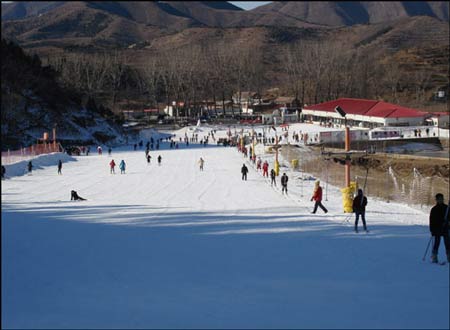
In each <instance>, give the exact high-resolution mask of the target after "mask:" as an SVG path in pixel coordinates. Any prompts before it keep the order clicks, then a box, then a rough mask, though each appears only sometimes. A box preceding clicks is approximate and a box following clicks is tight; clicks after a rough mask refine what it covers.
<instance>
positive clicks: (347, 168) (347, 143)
mask: <svg viewBox="0 0 450 330" xmlns="http://www.w3.org/2000/svg"><path fill="white" fill-rule="evenodd" d="M345 151H346V152H348V151H350V128H348V127H347V123H346V125H345ZM350 164H351V161H350V157H349V156H347V157H346V159H345V186H346V187H350Z"/></svg>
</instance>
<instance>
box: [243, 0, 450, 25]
mask: <svg viewBox="0 0 450 330" xmlns="http://www.w3.org/2000/svg"><path fill="white" fill-rule="evenodd" d="M251 12H253V13H257V14H259V15H262V16H271V15H280V14H281V15H283V16H285V17H286V18H288V19H298V20H302V21H306V22H309V23H313V24H321V25H327V26H350V25H355V24H374V23H383V22H390V21H394V20H397V19H401V18H405V17H412V16H430V17H434V18H437V19H440V20H444V21H448V20H449V3H448V2H447V1H274V2H272V3H270V4H267V5H264V6H261V7H257V8H255V9H253V10H252V11H251Z"/></svg>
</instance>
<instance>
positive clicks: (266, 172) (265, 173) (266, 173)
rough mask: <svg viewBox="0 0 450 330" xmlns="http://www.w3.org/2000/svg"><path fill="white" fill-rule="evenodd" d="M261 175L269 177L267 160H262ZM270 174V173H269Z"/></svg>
mask: <svg viewBox="0 0 450 330" xmlns="http://www.w3.org/2000/svg"><path fill="white" fill-rule="evenodd" d="M262 168H263V177H267V178H268V177H269V163H268V162H267V160H266V161H264V164H263V167H262ZM271 175H272V174H271Z"/></svg>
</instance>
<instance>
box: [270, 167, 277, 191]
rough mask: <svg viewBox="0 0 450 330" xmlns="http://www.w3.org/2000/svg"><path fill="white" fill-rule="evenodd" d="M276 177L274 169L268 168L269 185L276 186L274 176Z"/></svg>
mask: <svg viewBox="0 0 450 330" xmlns="http://www.w3.org/2000/svg"><path fill="white" fill-rule="evenodd" d="M276 177H277V174H276V173H275V170H274V169H271V170H270V185H271V186H272V185H275V187H276V186H277V181H275V178H276Z"/></svg>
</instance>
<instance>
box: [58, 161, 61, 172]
mask: <svg viewBox="0 0 450 330" xmlns="http://www.w3.org/2000/svg"><path fill="white" fill-rule="evenodd" d="M61 169H62V161H61V159H60V160H58V174H62V173H61Z"/></svg>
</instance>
